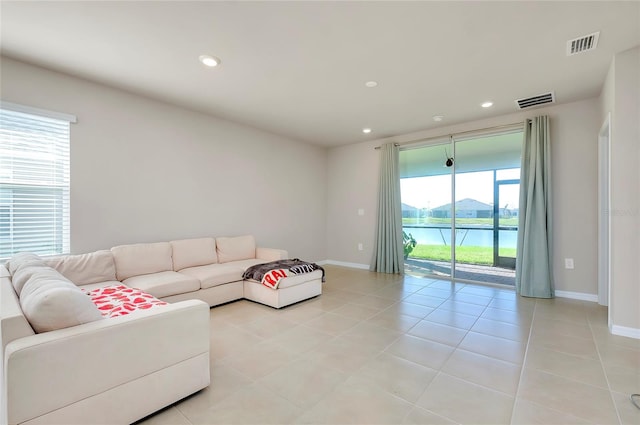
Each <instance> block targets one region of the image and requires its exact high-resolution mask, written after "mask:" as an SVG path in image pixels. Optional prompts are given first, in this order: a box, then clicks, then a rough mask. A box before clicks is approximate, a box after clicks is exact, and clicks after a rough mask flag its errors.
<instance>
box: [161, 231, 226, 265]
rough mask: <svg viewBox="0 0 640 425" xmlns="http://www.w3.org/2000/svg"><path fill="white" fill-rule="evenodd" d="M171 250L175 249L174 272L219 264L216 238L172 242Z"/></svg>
mask: <svg viewBox="0 0 640 425" xmlns="http://www.w3.org/2000/svg"><path fill="white" fill-rule="evenodd" d="M171 248H172V249H173V270H175V271H179V270H182V269H186V268H188V267H196V266H206V265H207V264H214V263H217V262H218V255H217V254H216V240H215V239H214V238H199V239H181V240H178V241H171Z"/></svg>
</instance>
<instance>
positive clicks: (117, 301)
mask: <svg viewBox="0 0 640 425" xmlns="http://www.w3.org/2000/svg"><path fill="white" fill-rule="evenodd" d="M86 294H87V295H89V298H91V301H93V303H94V304H95V305H96V307H98V310H100V314H102V316H103V317H117V316H126V315H128V314H132V313H135V312H138V311H143V310H149V309H151V308H156V307H159V306H163V305H167V303H166V302H165V301H160V300H159V299H157V298H156V297H154V296H153V295H151V294H147V293H146V292H143V291H141V290H140V289H135V288H129V287H128V286H125V285H112V286H105V287H102V288H96V289H93V290H91V291H86Z"/></svg>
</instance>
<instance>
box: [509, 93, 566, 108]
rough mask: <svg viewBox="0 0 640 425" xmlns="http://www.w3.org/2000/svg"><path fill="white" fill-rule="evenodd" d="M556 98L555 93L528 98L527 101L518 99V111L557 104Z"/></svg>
mask: <svg viewBox="0 0 640 425" xmlns="http://www.w3.org/2000/svg"><path fill="white" fill-rule="evenodd" d="M555 101H556V97H555V95H554V94H553V92H552V91H551V92H549V93H544V94H539V95H537V96H531V97H527V98H525V99H518V100H516V103H517V104H518V109H529V108H533V107H535V106H540V105H546V104H547V103H555Z"/></svg>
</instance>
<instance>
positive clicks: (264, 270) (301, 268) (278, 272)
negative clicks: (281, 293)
mask: <svg viewBox="0 0 640 425" xmlns="http://www.w3.org/2000/svg"><path fill="white" fill-rule="evenodd" d="M315 270H322V281H323V282H324V269H323V268H322V267H320V266H319V265H317V264H315V263H308V262H306V261H302V260H300V259H298V258H293V259H290V260H277V261H271V262H270V263H263V264H256V265H255V266H251V267H249V268H248V269H247V270H245V272H244V274H243V275H242V278H243V279H252V280H257V281H258V282H261V283H262V284H263V285H264V286H268V287H269V288H271V289H278V285H279V284H280V281H281V280H282V279H284V278H285V277H287V276H294V275H298V274H302V273H311V272H313V271H315Z"/></svg>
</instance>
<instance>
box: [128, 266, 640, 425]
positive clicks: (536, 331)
mask: <svg viewBox="0 0 640 425" xmlns="http://www.w3.org/2000/svg"><path fill="white" fill-rule="evenodd" d="M326 269H327V282H326V283H325V284H324V291H323V294H322V296H320V297H317V298H315V299H312V300H308V301H305V302H302V303H299V304H296V305H293V306H289V307H287V308H284V309H281V310H275V309H272V308H270V307H265V306H262V305H259V304H255V303H252V302H249V301H238V302H234V303H230V304H227V305H224V306H220V307H216V308H213V309H211V381H212V382H211V386H210V387H209V388H207V389H205V390H203V391H200V392H198V393H196V394H195V395H192V396H190V397H188V398H186V399H184V400H182V401H180V402H178V403H176V404H174V405H172V406H170V407H168V408H167V409H164V410H163V411H161V412H158V413H157V414H155V415H153V416H150V417H148V418H146V419H145V420H143V421H142V422H141V423H144V424H149V425H151V424H227V423H255V424H262V423H265V424H266V423H275V424H285V423H294V424H298V423H302V424H307V423H308V424H325V423H327V424H330V423H331V424H449V423H460V424H510V423H511V424H528V423H535V424H574V423H575V424H578V423H594V424H618V423H622V424H640V410H637V409H636V408H635V407H634V406H633V405H632V404H631V402H630V401H629V394H630V393H637V392H640V341H639V340H633V339H629V338H624V337H618V336H613V335H610V334H609V333H608V331H607V327H606V315H607V310H606V308H604V307H600V306H598V305H597V304H595V303H588V302H581V301H575V300H568V299H560V298H556V299H553V300H535V299H527V298H521V297H519V296H516V295H515V294H514V292H513V291H512V290H510V289H507V288H497V287H489V286H480V285H472V284H462V283H456V284H451V283H449V282H447V281H439V280H434V279H428V278H417V277H411V276H405V277H402V276H398V275H385V274H376V273H370V272H367V271H363V270H355V269H348V268H341V267H335V266H327V267H326Z"/></svg>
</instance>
